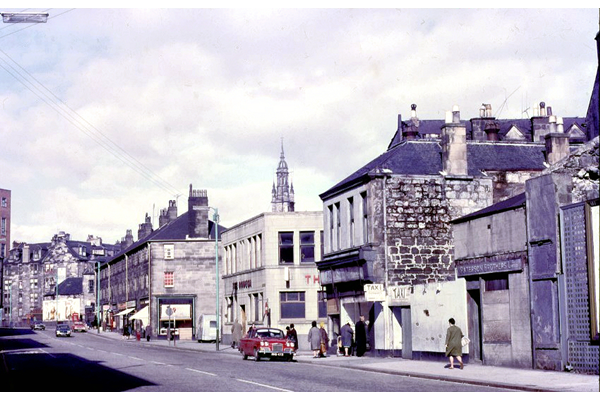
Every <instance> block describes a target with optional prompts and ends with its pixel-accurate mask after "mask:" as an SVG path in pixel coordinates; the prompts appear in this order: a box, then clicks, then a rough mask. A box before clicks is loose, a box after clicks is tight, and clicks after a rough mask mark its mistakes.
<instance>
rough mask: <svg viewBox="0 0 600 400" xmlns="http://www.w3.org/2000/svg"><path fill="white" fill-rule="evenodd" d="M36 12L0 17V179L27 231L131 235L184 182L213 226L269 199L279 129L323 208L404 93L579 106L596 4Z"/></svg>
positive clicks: (407, 99)
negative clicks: (209, 212)
mask: <svg viewBox="0 0 600 400" xmlns="http://www.w3.org/2000/svg"><path fill="white" fill-rule="evenodd" d="M46 10H47V9H42V8H40V9H35V11H46ZM2 11H5V12H6V11H24V9H18V8H8V9H6V8H5V9H2ZM28 11H32V10H28ZM47 12H49V14H50V18H49V19H48V22H47V23H45V24H37V25H31V24H2V25H0V66H1V67H2V68H0V82H1V84H0V100H1V102H2V111H1V114H0V115H1V118H2V124H1V127H0V143H1V146H2V156H1V157H0V188H5V189H9V190H11V191H12V226H11V229H12V240H16V241H26V242H30V243H34V242H42V241H49V240H50V239H51V238H52V236H53V235H54V234H56V233H57V232H59V231H65V232H68V233H70V234H71V237H72V238H73V239H76V240H85V239H86V238H87V236H88V235H90V234H91V235H94V236H100V237H102V238H103V240H104V241H105V242H107V243H115V242H116V241H117V240H119V239H121V238H122V237H123V236H124V235H125V231H126V230H127V229H132V230H133V233H134V238H136V239H137V230H138V225H139V224H140V223H142V222H143V221H144V217H145V215H146V213H148V214H149V215H152V214H153V213H154V214H155V215H157V214H158V212H159V210H160V209H162V208H165V207H167V205H168V201H169V200H171V199H174V198H175V195H176V194H179V195H180V196H179V197H178V201H179V214H180V215H181V214H182V213H183V212H185V211H186V210H187V196H188V190H189V185H190V183H191V184H193V186H194V188H195V189H207V190H208V195H209V205H211V206H212V207H217V208H218V209H219V213H220V215H221V223H222V224H223V225H225V226H226V227H228V226H232V225H234V224H237V223H239V222H242V221H243V220H245V219H247V218H250V217H252V216H255V215H257V214H259V213H261V212H265V211H270V201H271V188H272V185H273V181H274V178H275V170H276V168H277V164H278V161H279V154H280V149H281V141H282V138H283V145H284V148H285V156H286V160H287V162H288V165H289V167H290V170H291V178H292V181H293V184H294V189H295V191H296V209H297V210H298V211H303V210H321V209H322V203H321V200H320V198H319V194H320V193H322V192H324V191H325V190H327V189H329V188H330V187H331V186H333V185H334V184H336V183H337V182H339V181H341V180H342V179H344V178H345V177H346V176H348V175H349V174H351V173H352V172H354V171H355V170H357V169H358V168H360V167H362V166H363V165H364V164H365V163H367V162H368V161H370V160H371V159H373V158H375V157H376V156H378V155H379V154H381V153H382V152H384V151H385V150H386V147H387V145H388V143H389V141H390V139H391V138H392V136H393V134H394V132H395V131H396V128H397V119H398V114H402V116H403V118H405V119H407V118H409V117H410V105H411V104H412V103H415V104H417V106H418V108H417V113H418V116H419V117H420V118H421V119H428V118H429V119H432V118H435V119H443V118H444V115H445V112H446V111H447V110H450V109H451V108H452V106H453V105H455V104H456V105H459V106H460V109H461V117H462V118H463V119H469V118H472V117H475V116H477V115H478V109H479V107H480V106H481V104H482V103H491V104H492V107H493V111H494V113H495V116H496V117H498V118H520V117H522V116H525V117H526V116H527V114H526V112H527V111H525V113H524V110H526V109H527V108H528V107H531V106H532V105H533V104H534V103H539V102H540V101H545V102H546V104H547V105H549V106H551V107H552V109H553V113H554V114H556V115H559V116H564V117H567V116H568V117H573V116H580V117H582V116H585V114H586V111H587V108H588V103H589V99H590V94H591V91H592V86H593V81H594V78H595V74H596V69H597V65H598V64H597V55H596V47H595V46H596V42H595V40H594V37H595V35H596V33H597V32H598V29H599V25H598V21H599V12H598V9H597V8H588V9H527V10H520V9H483V10H467V9H460V10H459V9H456V10H441V9H279V10H270V9H254V10H241V9H218V10H217V9H146V10H143V9H121V10H115V9H69V8H64V9H50V10H48V11H47ZM530 115H531V114H530ZM157 225H158V218H157V217H156V218H155V228H156V227H157Z"/></svg>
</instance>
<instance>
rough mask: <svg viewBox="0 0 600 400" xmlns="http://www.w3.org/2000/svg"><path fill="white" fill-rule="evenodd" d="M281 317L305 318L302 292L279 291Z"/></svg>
mask: <svg viewBox="0 0 600 400" xmlns="http://www.w3.org/2000/svg"><path fill="white" fill-rule="evenodd" d="M279 303H280V305H281V318H305V302H304V292H280V293H279Z"/></svg>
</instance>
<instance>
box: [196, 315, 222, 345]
mask: <svg viewBox="0 0 600 400" xmlns="http://www.w3.org/2000/svg"><path fill="white" fill-rule="evenodd" d="M196 339H197V340H198V341H199V342H216V341H217V316H216V315H210V314H202V315H200V318H199V319H198V327H197V328H196Z"/></svg>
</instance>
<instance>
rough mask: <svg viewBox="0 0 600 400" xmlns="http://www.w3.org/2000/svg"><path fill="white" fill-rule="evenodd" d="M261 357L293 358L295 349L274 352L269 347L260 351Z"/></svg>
mask: <svg viewBox="0 0 600 400" xmlns="http://www.w3.org/2000/svg"><path fill="white" fill-rule="evenodd" d="M258 353H259V355H260V356H261V357H289V356H293V355H294V354H295V353H294V350H293V349H283V351H273V350H272V349H270V348H267V347H261V348H260V350H259V351H258Z"/></svg>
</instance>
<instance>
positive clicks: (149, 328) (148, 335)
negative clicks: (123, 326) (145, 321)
mask: <svg viewBox="0 0 600 400" xmlns="http://www.w3.org/2000/svg"><path fill="white" fill-rule="evenodd" d="M150 336H152V327H151V326H150V325H147V326H146V342H149V341H150Z"/></svg>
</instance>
